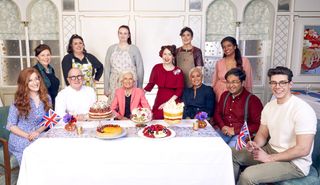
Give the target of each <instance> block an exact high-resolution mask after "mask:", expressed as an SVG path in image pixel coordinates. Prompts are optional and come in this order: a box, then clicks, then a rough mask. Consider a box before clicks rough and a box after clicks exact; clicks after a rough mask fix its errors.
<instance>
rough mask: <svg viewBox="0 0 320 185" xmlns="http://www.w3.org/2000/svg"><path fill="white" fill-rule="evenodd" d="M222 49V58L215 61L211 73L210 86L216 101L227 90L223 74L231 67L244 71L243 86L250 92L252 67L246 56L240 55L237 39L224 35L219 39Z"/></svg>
mask: <svg viewBox="0 0 320 185" xmlns="http://www.w3.org/2000/svg"><path fill="white" fill-rule="evenodd" d="M221 47H222V49H223V53H224V54H223V58H222V59H221V60H219V61H218V62H217V63H216V67H215V69H214V72H213V75H212V88H213V90H214V92H215V94H216V101H217V102H218V101H219V99H220V96H221V94H222V93H223V92H224V91H226V90H227V88H226V80H225V78H224V75H225V74H226V73H227V71H229V70H230V69H232V68H236V67H237V68H240V69H242V70H244V71H245V72H246V76H247V78H246V80H245V82H244V87H245V88H246V89H247V90H248V91H250V92H252V82H253V79H252V69H251V65H250V62H249V60H248V59H247V58H245V57H241V52H240V50H239V48H238V45H237V41H236V39H235V38H233V37H225V38H224V39H222V41H221Z"/></svg>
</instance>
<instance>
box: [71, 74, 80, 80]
mask: <svg viewBox="0 0 320 185" xmlns="http://www.w3.org/2000/svg"><path fill="white" fill-rule="evenodd" d="M83 76H84V75H78V76H69V77H68V78H69V79H70V80H76V79H78V80H82V78H83Z"/></svg>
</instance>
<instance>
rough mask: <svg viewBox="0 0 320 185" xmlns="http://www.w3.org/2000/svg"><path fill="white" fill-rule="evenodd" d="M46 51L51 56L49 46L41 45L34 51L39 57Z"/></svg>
mask: <svg viewBox="0 0 320 185" xmlns="http://www.w3.org/2000/svg"><path fill="white" fill-rule="evenodd" d="M44 50H48V51H49V52H50V54H51V49H50V47H49V46H48V45H46V44H40V45H39V46H37V47H36V49H34V55H35V56H38V55H39V54H40V53H41V52H42V51H44Z"/></svg>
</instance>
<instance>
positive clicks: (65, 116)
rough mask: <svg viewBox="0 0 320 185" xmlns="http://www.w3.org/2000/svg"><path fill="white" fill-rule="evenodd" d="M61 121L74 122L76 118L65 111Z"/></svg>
mask: <svg viewBox="0 0 320 185" xmlns="http://www.w3.org/2000/svg"><path fill="white" fill-rule="evenodd" d="M63 121H64V122H65V123H76V122H77V119H76V118H75V117H74V116H73V115H71V114H69V113H67V114H66V115H64V116H63Z"/></svg>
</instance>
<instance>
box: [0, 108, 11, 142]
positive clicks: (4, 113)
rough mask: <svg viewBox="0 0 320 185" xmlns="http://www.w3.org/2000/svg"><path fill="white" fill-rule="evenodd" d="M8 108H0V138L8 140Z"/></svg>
mask: <svg viewBox="0 0 320 185" xmlns="http://www.w3.org/2000/svg"><path fill="white" fill-rule="evenodd" d="M8 114H9V106H4V107H0V137H1V138H3V139H6V140H8V139H9V134H10V131H8V130H7V129H6V126H7V119H8Z"/></svg>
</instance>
